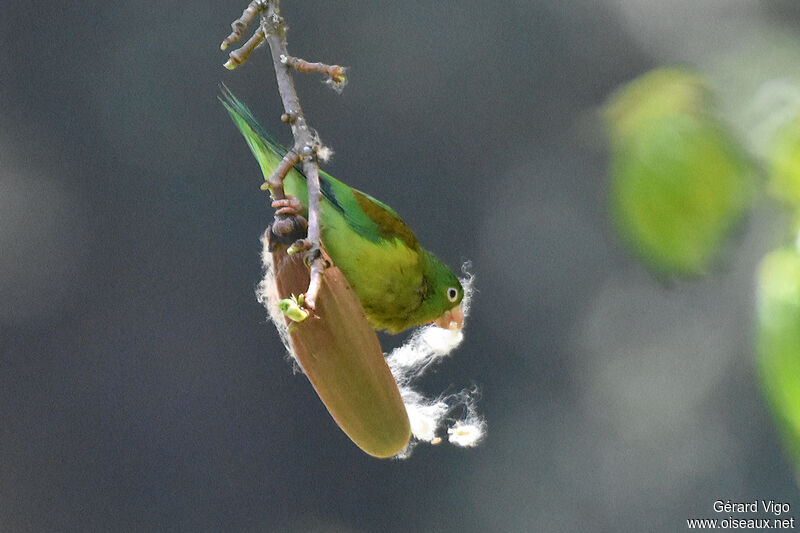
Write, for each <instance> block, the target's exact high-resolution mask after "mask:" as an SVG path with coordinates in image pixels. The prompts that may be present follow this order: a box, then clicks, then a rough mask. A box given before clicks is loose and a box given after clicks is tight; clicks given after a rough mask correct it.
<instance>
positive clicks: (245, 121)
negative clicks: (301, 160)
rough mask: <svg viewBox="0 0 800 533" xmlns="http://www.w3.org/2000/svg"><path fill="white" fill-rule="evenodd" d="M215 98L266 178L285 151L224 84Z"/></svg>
mask: <svg viewBox="0 0 800 533" xmlns="http://www.w3.org/2000/svg"><path fill="white" fill-rule="evenodd" d="M217 98H219V101H220V102H222V105H224V106H225V109H227V110H228V113H229V114H230V116H231V119H233V122H234V124H236V127H238V128H239V131H240V132H241V133H242V136H244V138H245V140H246V141H247V145H248V146H249V147H250V150H251V151H252V152H253V155H254V156H255V157H256V159H257V160H258V163H259V165H261V171H262V172H263V173H264V179H266V178H268V177H269V175H270V174H272V171H273V170H275V168H276V167H277V166H278V164H279V163H280V161H281V159H283V156H284V155H286V152H287V150H286V149H285V148H284V147H282V146H281V145H280V144H278V143H277V142H275V140H274V139H272V137H270V135H269V134H268V133H267V132H266V130H264V128H263V127H262V126H261V124H259V123H258V121H257V120H256V118H255V117H254V116H253V113H252V112H251V111H250V109H248V108H247V106H246V105H244V104H243V103H242V102H241V101H240V100H239V99H238V98H236V96H234V94H233V93H232V92H231V91H230V89H228V87H226V86H225V85H224V84H221V85H220V95H219V96H218V97H217Z"/></svg>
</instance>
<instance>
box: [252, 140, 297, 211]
mask: <svg viewBox="0 0 800 533" xmlns="http://www.w3.org/2000/svg"><path fill="white" fill-rule="evenodd" d="M299 162H300V156H299V155H298V154H297V152H295V151H294V150H289V151H288V152H286V155H285V156H283V159H281V162H280V164H279V165H278V167H277V168H276V169H275V170H274V171H273V172H272V174H271V175H270V177H269V179H267V181H265V182H264V183H263V184H262V185H261V190H262V191H263V190H269V191H270V192H271V194H272V199H273V200H283V199H284V198H286V195H285V194H284V192H283V179H284V178H285V177H286V175H287V174H288V173H289V171H290V170H292V168H294V166H295V165H296V164H297V163H299Z"/></svg>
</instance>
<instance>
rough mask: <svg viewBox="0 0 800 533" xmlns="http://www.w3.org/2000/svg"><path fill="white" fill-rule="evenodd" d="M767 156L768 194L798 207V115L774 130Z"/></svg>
mask: <svg viewBox="0 0 800 533" xmlns="http://www.w3.org/2000/svg"><path fill="white" fill-rule="evenodd" d="M768 158H769V161H768V165H769V185H768V188H769V192H770V194H772V195H773V196H774V197H775V198H777V199H778V200H780V201H782V202H784V203H786V204H788V205H789V206H791V207H792V208H794V209H798V208H800V117H797V119H795V120H792V121H790V122H789V123H788V124H785V125H784V126H783V127H782V128H781V129H780V130H778V131H777V132H776V134H775V137H774V139H773V143H772V147H771V150H770V153H769V156H768Z"/></svg>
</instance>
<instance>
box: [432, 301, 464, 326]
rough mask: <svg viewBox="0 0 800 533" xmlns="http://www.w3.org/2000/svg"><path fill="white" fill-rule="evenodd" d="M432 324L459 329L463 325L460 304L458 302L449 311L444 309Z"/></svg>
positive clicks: (462, 312) (462, 313)
mask: <svg viewBox="0 0 800 533" xmlns="http://www.w3.org/2000/svg"><path fill="white" fill-rule="evenodd" d="M433 323H434V324H436V325H437V326H439V327H440V328H444V329H461V326H463V325H464V311H463V310H462V309H461V304H458V305H457V306H455V307H454V308H452V309H450V310H449V311H445V312H444V314H443V315H442V316H440V317H439V318H437V319H436V320H434V321H433Z"/></svg>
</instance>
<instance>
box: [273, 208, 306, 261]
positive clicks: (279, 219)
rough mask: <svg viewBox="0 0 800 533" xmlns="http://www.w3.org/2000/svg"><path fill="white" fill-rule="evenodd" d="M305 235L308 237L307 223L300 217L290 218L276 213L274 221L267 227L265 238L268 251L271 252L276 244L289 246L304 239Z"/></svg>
mask: <svg viewBox="0 0 800 533" xmlns="http://www.w3.org/2000/svg"><path fill="white" fill-rule="evenodd" d="M306 235H308V221H307V220H306V219H305V218H304V217H303V216H302V215H293V216H290V215H280V214H277V213H276V214H275V220H274V221H273V222H272V224H270V226H269V233H268V237H267V239H268V245H269V251H270V252H271V251H272V250H273V248H274V246H275V244H276V243H278V244H283V245H286V246H290V245H293V243H295V242H297V241H299V240H303V239H305V237H306ZM290 249H291V248H290ZM289 253H292V252H289Z"/></svg>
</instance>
